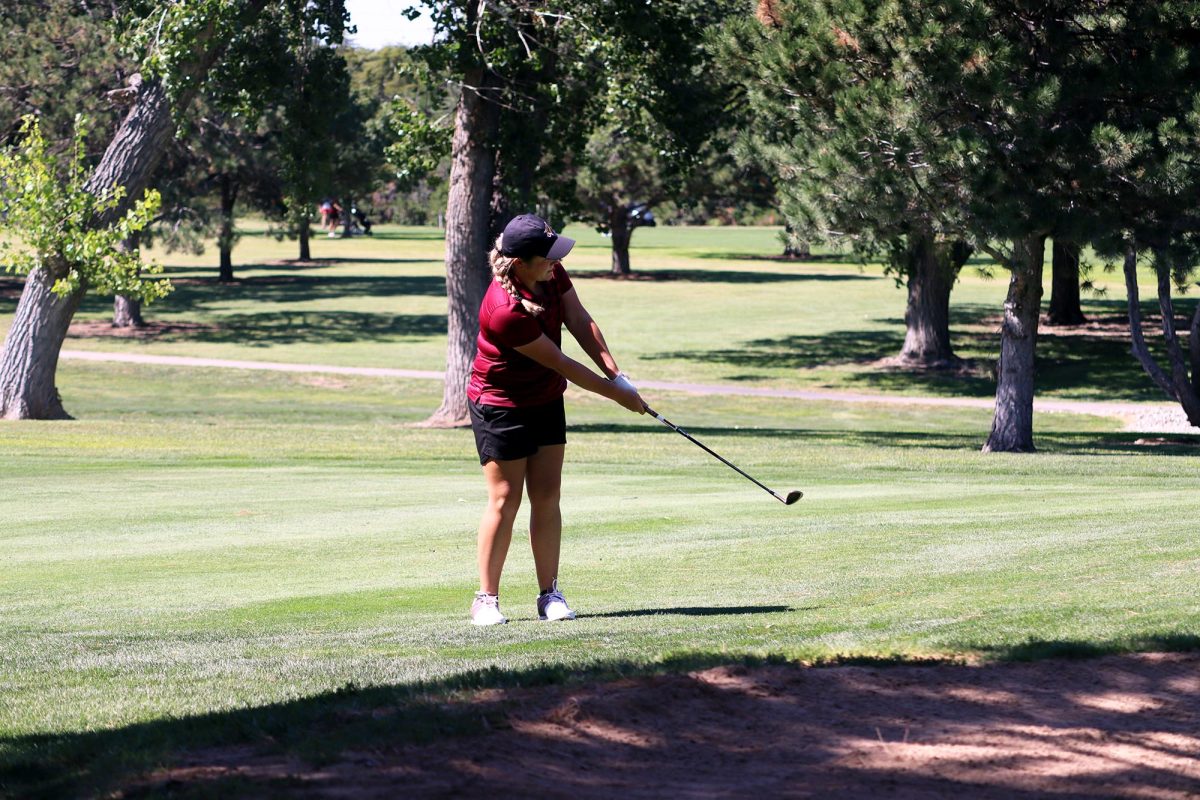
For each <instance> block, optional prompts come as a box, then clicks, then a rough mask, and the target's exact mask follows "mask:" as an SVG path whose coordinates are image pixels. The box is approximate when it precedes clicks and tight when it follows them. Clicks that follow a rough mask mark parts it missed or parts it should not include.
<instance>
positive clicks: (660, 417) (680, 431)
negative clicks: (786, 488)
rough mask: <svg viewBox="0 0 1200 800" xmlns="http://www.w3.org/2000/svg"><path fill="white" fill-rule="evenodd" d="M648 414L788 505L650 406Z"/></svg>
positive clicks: (647, 408)
mask: <svg viewBox="0 0 1200 800" xmlns="http://www.w3.org/2000/svg"><path fill="white" fill-rule="evenodd" d="M646 413H647V414H650V415H651V416H653V417H654V418H655V419H657V420H658V421H659V422H661V423H662V424H663V425H666V426H667V427H668V428H670V429H671V430H673V431H675V432H676V433H678V434H679V435H680V436H682V437H684V438H685V439H687V440H688V441H689V442H691V443H692V444H694V445H696V446H697V447H699V448H700V449H701V450H703V451H704V452H706V453H708V454H709V455H710V456H712V457H713V458H715V459H717V460H718V461H720V462H721V463H722V464H724V465H725V466H727V467H729V468H730V469H732V470H733V471H735V472H737V473H738V474H739V475H741V476H742V477H743V478H745V479H746V480H748V481H751V482H752V483H754V485H756V486H758V487H759V488H761V489H763V490H765V491H766V492H768V493H769V494H770V495H771V496H772V497H774V498H775V499H776V500H778V501H779V502H781V503H783V504H785V505H786V504H787V500H785V499H784V498H782V497H780V496H779V494H778V493H777V492H776V491H775V490H774V489H772V488H771V487H769V486H767V485H766V484H764V483H762V482H761V481H758V480H755V478H754V477H753V476H751V475H747V474H746V473H745V472H743V471H742V470H741V469H740V468H739V467H738V466H737V464H734V463H733V462H732V461H730V460H729V459H727V458H725V457H724V456H722V455H721V454H720V453H718V452H717V451H716V450H713V449H712V448H711V447H709V446H708V445H706V444H704V442H702V441H700V440H699V439H697V438H696V437H695V436H692V435H691V434H690V433H688V432H687V431H685V430H684V429H683V428H681V427H679V426H678V425H676V424H675V423H673V422H671V421H670V420H669V419H667V418H666V417H664V416H663V415H662V414H660V413H658V412H657V411H655V410H654V409H653V408H651V407H650V406H646Z"/></svg>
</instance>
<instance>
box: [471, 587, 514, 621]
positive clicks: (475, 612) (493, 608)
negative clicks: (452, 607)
mask: <svg viewBox="0 0 1200 800" xmlns="http://www.w3.org/2000/svg"><path fill="white" fill-rule="evenodd" d="M506 622H508V620H506V619H505V618H504V615H503V614H501V613H500V595H498V594H484V593H483V592H476V593H475V602H473V603H471V624H472V625H503V624H504V623H506Z"/></svg>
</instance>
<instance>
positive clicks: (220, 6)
mask: <svg viewBox="0 0 1200 800" xmlns="http://www.w3.org/2000/svg"><path fill="white" fill-rule="evenodd" d="M263 5H267V6H268V8H267V10H266V12H265V13H264V12H263V10H262V6H263ZM126 11H127V13H126V14H124V15H122V17H121V21H122V24H123V26H124V28H123V31H124V42H125V49H126V51H127V52H129V53H130V54H131V55H133V56H134V57H136V58H138V59H139V60H140V63H141V67H142V69H143V71H144V72H145V73H146V74H147V75H148V76H150V77H154V78H158V79H160V80H162V81H163V83H164V85H165V86H166V87H167V90H168V92H169V93H170V95H171V96H172V97H173V98H176V99H179V98H181V97H183V96H185V95H189V94H194V93H195V92H197V91H199V89H200V87H201V85H202V84H203V82H204V80H205V78H206V70H205V69H204V68H203V67H202V66H201V65H200V64H199V63H198V62H197V52H198V50H199V49H200V48H202V47H203V45H204V43H205V42H209V41H215V42H228V43H229V46H228V52H227V54H226V57H225V58H224V59H222V63H221V65H220V69H222V70H224V71H226V72H227V73H229V74H231V75H235V76H237V77H236V79H235V80H232V81H227V83H228V84H230V85H237V86H238V87H239V88H238V89H237V91H239V92H240V93H242V94H243V96H244V97H245V99H246V101H247V102H249V103H252V102H253V101H254V95H255V94H259V95H260V96H261V95H262V93H264V92H269V91H271V88H272V87H271V81H272V80H273V79H274V78H275V77H276V75H277V73H276V72H275V71H274V70H271V69H269V68H267V69H264V66H265V65H268V64H270V63H272V61H273V58H274V56H275V55H277V53H278V50H277V48H274V47H268V49H267V50H265V51H264V50H262V49H260V47H259V46H258V45H259V44H261V43H262V42H263V41H264V34H266V37H265V41H266V42H267V43H268V44H273V43H274V42H275V41H276V40H275V39H274V38H272V37H271V36H270V32H271V29H272V27H273V26H274V25H282V26H284V27H286V29H287V30H288V31H289V32H290V34H291V35H292V36H293V37H294V38H295V39H300V40H305V41H308V40H312V41H327V42H333V43H338V42H340V41H341V40H342V36H343V34H344V33H345V29H346V22H347V20H348V19H349V15H348V13H347V12H346V10H345V2H344V0H269V2H262V3H248V2H245V0H172V1H171V2H164V1H163V0H134V2H130V3H129V8H128V9H126ZM273 24H274V25H273Z"/></svg>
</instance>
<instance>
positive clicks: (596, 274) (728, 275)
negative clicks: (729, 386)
mask: <svg viewBox="0 0 1200 800" xmlns="http://www.w3.org/2000/svg"><path fill="white" fill-rule="evenodd" d="M571 277H572V278H580V279H602V278H612V279H614V280H625V281H645V282H647V283H666V282H680V283H793V282H813V281H822V282H824V281H828V282H833V283H837V282H844V281H877V280H879V278H878V277H876V276H873V275H843V274H837V273H819V274H818V273H800V272H748V271H747V272H738V271H736V270H723V269H712V270H709V269H647V270H634V272H633V274H632V275H628V276H620V277H615V276H614V275H613V274H612V273H611V272H609V271H607V270H579V271H575V270H573V271H572V272H571Z"/></svg>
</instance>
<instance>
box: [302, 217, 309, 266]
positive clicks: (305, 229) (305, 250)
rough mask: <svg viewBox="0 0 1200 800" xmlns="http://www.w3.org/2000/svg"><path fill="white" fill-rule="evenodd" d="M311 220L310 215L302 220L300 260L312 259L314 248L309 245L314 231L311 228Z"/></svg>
mask: <svg viewBox="0 0 1200 800" xmlns="http://www.w3.org/2000/svg"><path fill="white" fill-rule="evenodd" d="M310 225H311V220H309V218H308V217H305V218H304V219H302V220H300V231H299V233H300V260H301V261H312V248H311V247H310V246H309V243H308V240H309V238H310V235H311V234H312V231H311V230H310Z"/></svg>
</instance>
